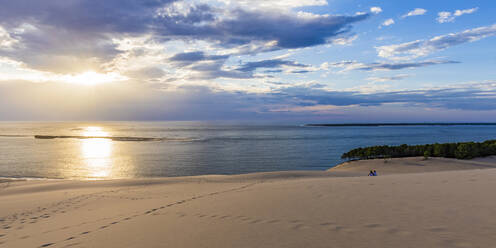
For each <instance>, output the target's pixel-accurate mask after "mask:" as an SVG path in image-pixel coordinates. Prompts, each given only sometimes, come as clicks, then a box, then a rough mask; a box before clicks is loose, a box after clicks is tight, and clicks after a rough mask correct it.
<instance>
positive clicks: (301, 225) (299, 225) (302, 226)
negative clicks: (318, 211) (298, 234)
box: [291, 224, 310, 230]
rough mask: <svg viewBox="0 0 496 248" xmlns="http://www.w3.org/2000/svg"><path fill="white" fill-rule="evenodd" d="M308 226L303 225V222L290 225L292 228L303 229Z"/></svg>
mask: <svg viewBox="0 0 496 248" xmlns="http://www.w3.org/2000/svg"><path fill="white" fill-rule="evenodd" d="M309 228H310V227H309V226H306V225H303V224H297V225H294V226H292V227H291V229H293V230H304V229H309Z"/></svg>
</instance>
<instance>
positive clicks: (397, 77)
mask: <svg viewBox="0 0 496 248" xmlns="http://www.w3.org/2000/svg"><path fill="white" fill-rule="evenodd" d="M409 77H410V75H408V74H398V75H394V76H387V77H368V78H367V80H369V81H372V82H388V81H398V80H403V79H405V78H409Z"/></svg>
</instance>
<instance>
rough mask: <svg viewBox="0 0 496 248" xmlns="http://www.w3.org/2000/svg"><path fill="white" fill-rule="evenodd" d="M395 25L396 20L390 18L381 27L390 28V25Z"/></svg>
mask: <svg viewBox="0 0 496 248" xmlns="http://www.w3.org/2000/svg"><path fill="white" fill-rule="evenodd" d="M393 24H394V20H393V19H392V18H389V19H387V20H385V21H384V22H383V23H382V24H381V25H380V26H379V28H380V27H386V26H390V25H393Z"/></svg>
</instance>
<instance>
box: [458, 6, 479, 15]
mask: <svg viewBox="0 0 496 248" xmlns="http://www.w3.org/2000/svg"><path fill="white" fill-rule="evenodd" d="M478 9H479V8H478V7H476V8H471V9H463V10H456V11H455V13H454V14H453V15H455V16H461V15H464V14H472V13H474V12H475V11H477V10H478Z"/></svg>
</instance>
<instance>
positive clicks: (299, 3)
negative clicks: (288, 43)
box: [198, 0, 328, 9]
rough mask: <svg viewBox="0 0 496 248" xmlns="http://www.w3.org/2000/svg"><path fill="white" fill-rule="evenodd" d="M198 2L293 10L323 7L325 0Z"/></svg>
mask: <svg viewBox="0 0 496 248" xmlns="http://www.w3.org/2000/svg"><path fill="white" fill-rule="evenodd" d="M198 2H205V3H212V2H214V3H215V2H218V3H221V4H225V5H226V6H228V7H236V6H241V7H243V8H248V9H260V8H263V9H293V8H297V7H304V6H325V5H327V4H328V3H327V0H213V1H212V0H200V1H198Z"/></svg>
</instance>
